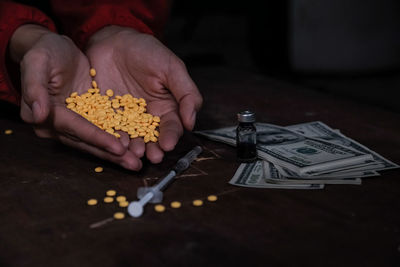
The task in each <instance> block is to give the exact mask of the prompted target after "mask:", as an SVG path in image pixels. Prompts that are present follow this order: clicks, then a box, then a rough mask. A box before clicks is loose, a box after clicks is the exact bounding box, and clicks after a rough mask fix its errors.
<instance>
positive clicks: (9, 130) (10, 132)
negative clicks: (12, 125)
mask: <svg viewBox="0 0 400 267" xmlns="http://www.w3.org/2000/svg"><path fill="white" fill-rule="evenodd" d="M12 133H13V130H11V129H7V130H5V131H4V134H7V135H8V134H12Z"/></svg>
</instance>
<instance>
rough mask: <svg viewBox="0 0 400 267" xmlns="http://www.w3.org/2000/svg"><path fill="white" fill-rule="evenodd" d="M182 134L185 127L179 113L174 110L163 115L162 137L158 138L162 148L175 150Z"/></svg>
mask: <svg viewBox="0 0 400 267" xmlns="http://www.w3.org/2000/svg"><path fill="white" fill-rule="evenodd" d="M182 134H183V127H182V124H181V122H180V119H179V117H178V114H176V113H175V112H173V111H172V112H169V113H167V114H165V115H163V116H162V118H161V124H160V138H159V139H158V142H159V144H160V147H161V149H162V150H164V151H171V150H173V149H174V148H175V145H176V144H177V143H178V140H179V138H180V137H181V136H182Z"/></svg>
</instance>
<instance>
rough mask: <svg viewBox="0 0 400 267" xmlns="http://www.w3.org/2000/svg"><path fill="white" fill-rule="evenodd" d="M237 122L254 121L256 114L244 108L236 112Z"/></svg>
mask: <svg viewBox="0 0 400 267" xmlns="http://www.w3.org/2000/svg"><path fill="white" fill-rule="evenodd" d="M237 118H238V121H239V122H255V121H256V114H255V113H254V112H252V111H250V110H245V111H242V112H239V113H238V114H237Z"/></svg>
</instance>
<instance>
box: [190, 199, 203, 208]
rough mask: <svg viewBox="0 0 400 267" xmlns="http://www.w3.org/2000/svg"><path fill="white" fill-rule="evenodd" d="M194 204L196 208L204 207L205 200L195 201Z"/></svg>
mask: <svg viewBox="0 0 400 267" xmlns="http://www.w3.org/2000/svg"><path fill="white" fill-rule="evenodd" d="M192 204H193V206H195V207H200V206H203V200H201V199H195V200H193V202H192Z"/></svg>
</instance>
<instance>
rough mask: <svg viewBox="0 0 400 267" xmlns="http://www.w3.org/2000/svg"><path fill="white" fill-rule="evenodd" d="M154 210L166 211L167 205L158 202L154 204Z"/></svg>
mask: <svg viewBox="0 0 400 267" xmlns="http://www.w3.org/2000/svg"><path fill="white" fill-rule="evenodd" d="M154 210H155V211H157V212H164V211H165V207H164V205H161V204H158V205H155V206H154Z"/></svg>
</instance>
